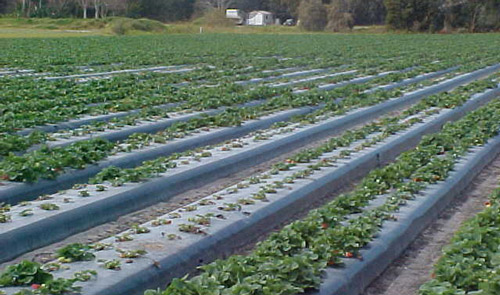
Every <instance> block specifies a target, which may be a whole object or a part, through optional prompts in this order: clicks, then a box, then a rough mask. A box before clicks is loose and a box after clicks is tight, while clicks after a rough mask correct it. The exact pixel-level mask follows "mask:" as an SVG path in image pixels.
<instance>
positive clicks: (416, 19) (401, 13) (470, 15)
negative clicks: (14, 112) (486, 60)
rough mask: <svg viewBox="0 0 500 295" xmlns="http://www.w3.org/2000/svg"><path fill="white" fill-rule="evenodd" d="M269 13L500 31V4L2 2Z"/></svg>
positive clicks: (131, 13)
mask: <svg viewBox="0 0 500 295" xmlns="http://www.w3.org/2000/svg"><path fill="white" fill-rule="evenodd" d="M227 8H239V9H242V10H245V11H251V10H268V11H271V12H273V13H274V15H275V16H276V17H277V18H279V19H281V20H282V21H283V20H285V19H288V18H293V19H295V20H299V24H300V25H301V26H302V27H304V28H305V29H308V30H331V31H343V30H350V29H351V28H352V27H353V26H354V25H375V24H376V25H382V24H386V25H387V26H388V27H389V28H392V29H395V30H408V31H425V32H449V31H453V30H465V31H469V32H484V31H492V30H499V29H500V0H0V14H5V13H10V14H15V15H17V16H24V17H55V18H58V17H83V18H87V17H95V18H101V17H106V16H128V17H146V18H151V19H156V20H159V21H163V22H174V21H182V20H190V19H193V18H196V17H199V16H201V15H203V14H204V13H205V12H207V11H208V10H214V9H215V10H220V11H224V10H225V9H227Z"/></svg>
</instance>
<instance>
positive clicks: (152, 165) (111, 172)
mask: <svg viewBox="0 0 500 295" xmlns="http://www.w3.org/2000/svg"><path fill="white" fill-rule="evenodd" d="M476 84H477V85H476V86H475V87H474V88H472V87H469V88H463V89H460V90H459V93H458V94H450V95H448V96H447V97H446V99H443V98H437V96H436V97H431V98H427V99H425V100H424V101H423V102H421V103H419V104H417V105H416V106H414V107H412V108H410V109H409V110H407V111H405V112H403V113H402V115H401V116H398V117H396V118H392V119H386V120H383V121H382V122H381V123H373V124H369V125H367V126H366V127H364V128H362V129H361V130H360V131H357V132H356V133H349V132H347V134H346V135H344V136H343V138H341V139H340V141H332V142H333V143H332V144H333V145H332V144H328V145H326V146H323V147H321V148H319V149H315V150H307V151H304V152H303V153H300V154H298V155H297V156H296V158H292V162H295V163H308V162H310V161H311V160H312V159H315V158H316V157H318V156H320V155H321V154H322V153H325V152H328V151H331V150H332V149H335V148H336V147H337V146H338V144H339V142H340V143H344V144H347V143H350V142H352V140H355V139H356V140H360V139H363V138H366V137H368V136H370V134H371V133H374V132H380V130H381V128H386V130H387V131H385V132H384V133H383V134H382V135H381V136H377V137H376V138H374V139H373V140H369V141H368V144H366V145H363V146H360V147H358V148H356V149H355V150H356V152H359V151H362V150H363V149H365V148H367V147H369V146H371V145H373V144H375V143H377V142H379V141H381V140H384V139H385V138H387V136H390V135H391V134H393V133H395V132H397V131H398V130H401V129H405V128H409V127H410V126H412V125H413V124H416V123H418V122H420V121H421V120H422V118H425V117H428V116H430V115H431V114H434V113H438V112H439V109H438V108H436V107H439V108H442V107H456V106H457V105H461V104H462V103H463V102H464V101H465V100H467V98H466V97H468V96H467V95H471V94H472V93H474V92H475V91H476V92H477V91H480V90H483V89H486V88H488V87H490V86H492V85H491V84H488V83H484V82H483V83H476ZM443 102H444V103H445V104H444V103H443ZM429 109H430V110H431V111H426V110H429ZM418 114H420V115H418ZM415 115H418V116H420V118H418V117H415ZM398 120H405V121H404V122H402V123H399V124H396V123H397V121H398ZM310 124H312V123H310ZM384 126H385V127H384ZM294 128H295V129H296V128H300V129H304V128H307V124H304V121H302V122H300V123H296V124H295V126H293V125H288V126H282V127H281V128H277V129H276V128H273V129H270V130H268V131H267V132H259V133H257V134H256V135H254V136H253V137H250V138H249V139H251V140H252V139H253V140H259V141H262V140H272V139H273V138H274V137H279V136H283V135H285V134H287V133H290V132H292V131H293V129H294ZM248 144H249V142H248V141H245V139H239V140H236V141H233V142H229V143H225V144H224V145H222V146H216V147H212V148H206V149H204V150H198V151H196V152H195V153H193V152H186V153H183V154H177V155H173V156H171V157H168V158H159V159H157V160H154V161H149V162H147V163H144V165H142V166H140V167H138V168H135V169H125V170H119V169H116V168H110V169H107V170H106V171H103V172H102V173H100V174H99V175H98V176H97V177H96V178H95V179H94V180H93V185H91V186H88V185H76V186H75V187H74V189H73V190H70V191H67V192H64V193H60V194H56V195H53V196H42V197H40V199H39V201H38V202H33V203H28V202H23V203H21V204H20V205H19V206H16V207H14V208H12V212H13V213H12V214H15V215H14V217H13V219H12V223H9V225H8V227H9V228H10V229H11V230H13V229H14V227H16V224H18V223H19V222H21V223H22V224H24V225H23V226H21V227H22V228H23V230H24V229H25V228H26V227H29V226H35V227H37V226H38V225H37V224H39V223H40V222H43V218H49V217H50V218H51V219H54V218H56V217H57V216H58V215H60V214H65V213H67V212H66V211H67V209H64V208H66V207H67V206H68V204H69V205H70V206H71V209H70V210H75V209H77V208H79V206H85V204H88V201H89V198H87V197H89V196H93V195H94V194H96V193H97V194H98V195H100V196H101V198H98V199H95V198H91V199H90V201H91V202H98V201H104V200H105V199H106V198H112V197H113V196H114V195H119V194H121V193H123V192H125V191H127V190H130V189H131V188H132V189H133V188H134V187H129V186H127V185H125V186H124V187H123V188H118V189H112V190H111V191H110V192H109V193H108V192H106V191H107V190H108V187H109V184H110V183H111V184H112V185H113V186H117V187H121V186H123V185H124V184H126V183H129V182H142V181H146V180H148V179H150V178H154V177H158V176H159V174H162V175H170V174H172V173H173V174H172V175H174V174H175V173H176V171H175V170H176V169H174V168H176V167H180V168H181V169H183V171H186V170H187V169H192V168H189V167H194V169H196V168H197V167H200V166H203V165H205V162H207V161H208V162H210V161H211V160H210V158H211V157H219V158H220V157H221V156H222V155H223V154H226V153H228V152H230V151H231V150H233V149H237V148H238V147H239V148H241V147H243V146H245V145H248ZM219 149H220V150H219ZM352 154H353V152H352V151H351V152H348V153H346V154H344V155H343V157H347V156H349V155H352ZM322 163H323V162H320V163H319V165H320V166H318V167H321V165H322ZM323 164H324V163H323ZM193 165H194V166H193ZM293 166H295V165H294V164H291V163H288V164H284V163H282V164H279V165H276V166H275V168H274V169H273V171H274V172H273V173H272V174H278V173H279V171H288V170H289V169H290V168H291V167H293ZM313 166H314V165H313ZM308 167H309V168H307V169H306V170H309V172H307V173H308V174H311V167H310V166H308ZM165 173H166V174H165ZM297 175H298V174H297ZM305 175H307V174H305ZM285 178H286V177H285ZM288 178H289V177H288ZM292 178H293V177H292ZM233 192H234V191H233ZM75 196H77V198H76V199H75ZM92 200H93V201H92ZM4 211H10V207H5V209H4ZM89 213H90V212H89ZM40 214H41V215H40ZM33 215H35V216H40V217H37V219H34V220H33V222H34V223H32V224H31V223H29V222H28V223H26V220H25V217H28V216H33ZM72 215H76V214H72ZM11 216H12V215H11V214H10V213H7V212H5V214H4V218H3V219H4V221H5V222H8V221H9V220H11ZM96 216H97V215H96ZM108 216H109V214H108ZM40 218H42V219H40ZM54 220H55V219H54ZM94 220H95V218H94ZM30 224H31V225H30ZM79 224H80V225H81V224H82V223H79ZM51 227H52V228H54V226H51ZM30 232H31V233H33V231H30ZM56 232H58V231H56ZM25 237H26V236H25ZM2 239H3V238H2ZM48 239H49V237H48V236H47V235H45V239H44V241H47V240H48ZM0 240H1V239H0ZM10 241H11V242H12V243H14V240H13V237H11V238H10ZM15 243H17V241H16V242H15ZM30 243H31V242H30ZM30 243H28V244H30ZM28 244H27V243H24V246H22V247H21V246H19V247H16V248H17V249H21V248H26V247H27V245H28ZM28 247H29V246H28Z"/></svg>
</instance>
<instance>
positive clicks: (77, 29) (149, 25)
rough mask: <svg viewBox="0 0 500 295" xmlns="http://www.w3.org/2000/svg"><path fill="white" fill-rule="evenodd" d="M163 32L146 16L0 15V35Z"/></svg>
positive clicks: (38, 35)
mask: <svg viewBox="0 0 500 295" xmlns="http://www.w3.org/2000/svg"><path fill="white" fill-rule="evenodd" d="M164 32H166V26H165V25H164V24H162V23H161V22H158V21H154V20H148V19H130V18H124V17H109V18H105V19H76V18H75V19H73V18H65V19H50V18H0V38H46V37H47V38H48V37H74V36H98V35H101V36H103V35H104V36H105V35H138V34H152V33H153V34H154V33H164Z"/></svg>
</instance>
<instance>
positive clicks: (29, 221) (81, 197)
mask: <svg viewBox="0 0 500 295" xmlns="http://www.w3.org/2000/svg"><path fill="white" fill-rule="evenodd" d="M499 94H500V88H496V89H492V90H488V91H486V92H485V93H483V94H477V95H474V96H472V98H471V99H470V100H468V101H467V102H466V103H465V104H463V105H462V106H460V107H456V108H454V109H451V110H450V109H433V110H432V112H431V113H429V114H432V113H436V112H437V114H434V115H430V116H429V115H428V113H427V112H425V111H423V110H422V111H420V115H418V114H417V115H416V117H417V118H418V117H419V116H420V117H421V118H422V119H424V122H423V123H418V124H416V123H417V122H418V120H417V121H413V123H412V124H416V125H415V126H413V127H412V128H410V129H409V130H407V131H405V132H406V133H404V134H403V133H397V134H396V135H397V136H393V137H391V138H392V139H391V140H388V139H387V140H386V141H384V145H380V146H376V148H375V147H373V148H371V149H366V150H363V147H362V146H361V147H362V148H359V147H358V149H359V151H362V153H366V155H364V154H361V155H360V156H359V158H356V157H354V156H351V155H350V154H351V153H349V155H348V156H349V157H348V160H345V164H346V167H344V168H342V169H340V168H339V170H335V173H333V174H332V176H331V177H333V178H331V179H330V178H326V179H329V180H328V181H327V183H328V186H327V185H326V184H325V183H323V182H321V181H315V182H314V183H313V186H312V187H313V188H315V189H314V190H313V191H314V192H313V193H311V192H309V191H307V194H306V195H307V196H308V197H309V196H310V195H311V194H314V195H316V196H318V197H319V196H321V195H322V193H321V192H323V191H324V189H325V188H327V187H328V188H331V187H332V186H333V187H340V186H341V184H342V183H346V182H348V181H349V180H350V178H351V177H352V178H356V177H358V176H359V175H362V174H363V173H366V172H367V171H369V170H370V169H372V168H374V167H375V166H377V165H380V164H381V163H387V162H388V161H390V160H392V159H393V158H394V155H397V154H399V153H400V152H402V151H403V150H405V149H409V148H411V146H413V145H415V144H416V143H417V142H418V141H419V139H420V137H421V136H422V135H423V134H426V133H429V132H435V131H437V130H439V128H440V127H441V126H442V125H443V124H445V123H446V122H449V121H454V120H457V119H459V118H460V117H462V116H463V115H465V114H466V113H467V112H470V111H471V110H474V109H476V108H478V107H479V106H481V105H483V104H485V103H487V102H488V101H490V100H492V99H494V98H495V97H497V96H499ZM401 117H402V120H403V119H404V120H403V121H405V122H406V121H408V120H410V119H411V118H412V117H411V116H410V117H408V115H402V116H401ZM414 117H415V115H414ZM403 127H404V128H408V126H406V125H403ZM301 129H303V130H302V132H308V130H309V129H310V128H308V127H302V128H301ZM299 130H300V129H299ZM396 130H398V129H396ZM284 131H285V129H283V130H281V131H280V130H276V131H274V133H275V136H274V137H272V138H271V139H273V140H278V141H279V140H286V133H283V132H284ZM259 136H261V137H262V136H266V134H259ZM267 141H269V140H267ZM379 141H380V139H379ZM234 143H238V144H239V145H240V146H242V147H244V146H246V148H245V150H248V151H244V152H238V151H237V150H236V149H235V150H230V148H229V147H231V146H232V144H227V145H225V146H224V147H223V148H220V147H219V148H218V149H217V150H206V151H200V152H199V154H198V155H203V154H206V153H208V154H210V157H207V156H208V154H207V156H205V157H201V158H198V160H194V159H196V157H197V156H196V155H194V158H193V157H181V158H179V159H177V160H175V161H174V162H176V163H177V164H176V166H177V167H176V168H171V169H170V170H169V171H167V172H166V173H160V174H158V175H157V177H156V178H153V179H151V180H149V181H147V182H141V183H136V184H131V183H127V184H126V185H124V186H119V187H109V186H110V183H109V182H102V183H101V184H97V185H91V186H80V185H79V186H77V187H76V189H73V190H70V191H67V192H62V193H60V194H56V195H53V196H51V197H50V198H48V197H44V199H46V200H44V201H42V202H34V203H33V204H29V205H27V204H22V205H20V206H16V208H15V209H13V210H12V215H14V217H12V222H9V223H5V224H4V225H0V228H2V229H3V230H4V231H5V232H4V233H3V234H0V246H2V245H4V244H5V245H7V244H9V245H11V246H13V245H15V247H13V249H16V250H12V251H9V252H8V253H7V252H6V253H5V254H4V256H0V262H1V261H6V260H8V259H11V258H13V257H15V256H17V255H19V254H21V253H24V252H27V251H30V250H33V249H36V248H39V247H41V246H43V245H46V244H50V243H52V242H54V241H57V240H59V239H62V238H64V237H66V236H69V235H71V234H74V233H77V232H79V231H82V230H85V229H87V228H90V227H92V226H95V225H98V224H101V223H104V222H107V221H110V220H113V219H115V218H117V217H118V216H121V215H123V214H125V213H127V212H131V211H135V210H138V209H140V208H142V207H145V206H147V205H150V204H153V203H156V202H159V201H160V200H165V199H168V198H170V197H172V196H174V195H175V194H177V193H180V192H183V191H185V190H188V189H191V188H196V187H198V186H200V185H202V184H204V183H207V182H210V181H213V180H214V179H217V178H219V177H222V176H221V175H224V176H225V175H228V174H231V173H232V172H233V171H237V170H238V169H239V166H240V165H250V164H249V161H254V162H256V161H260V159H259V158H261V157H267V156H268V155H269V154H271V155H275V154H277V153H281V152H282V151H283V149H284V148H278V150H277V151H276V150H273V149H269V148H268V149H267V151H268V152H267V153H265V154H258V153H259V152H258V151H259V148H266V145H269V144H272V142H271V143H268V144H266V140H262V141H261V142H257V143H255V142H254V143H252V142H251V141H248V140H246V141H245V140H243V141H239V142H234ZM358 145H359V143H358ZM372 145H373V144H372ZM252 146H254V148H257V151H255V150H254V151H252ZM348 150H351V152H352V150H356V148H352V147H351V148H350V149H348ZM245 153H257V154H256V156H255V157H252V156H249V157H246V156H245ZM335 153H338V151H336V152H335ZM329 157H331V156H329ZM344 157H347V156H344ZM239 161H243V162H239ZM186 162H187V163H186ZM236 163H237V164H236ZM240 163H242V164H240ZM342 163H343V162H342ZM309 165H311V163H306V166H309ZM235 166H238V167H235ZM339 167H340V166H339ZM342 167H343V166H342ZM320 174H321V173H320ZM279 177H283V178H286V177H287V175H285V176H283V175H282V174H280V175H279ZM307 183H308V182H307ZM316 186H317V187H316ZM102 188H106V190H105V191H104V190H102ZM100 190H102V191H100ZM82 191H83V192H82ZM244 193H245V194H247V195H248V191H244ZM87 194H88V195H87ZM250 195H251V194H250ZM236 196H238V197H241V196H239V195H238V194H236ZM87 197H88V198H87ZM292 199H293V198H292ZM226 201H227V200H226ZM41 203H47V204H51V205H56V207H57V208H58V209H57V210H41V209H40V208H39V207H40V205H41ZM300 207H301V206H296V208H300ZM59 208H62V209H61V210H59ZM287 210H289V211H290V214H293V210H291V209H287ZM23 212H29V213H32V214H33V213H34V212H35V213H36V214H34V215H33V216H32V215H31V214H30V215H29V216H28V218H26V217H23ZM284 216H285V217H286V216H287V215H286V214H285V215H284ZM274 218H276V217H274ZM46 228H51V232H50V233H49V234H48V233H47V232H46V230H45V229H46ZM258 228H260V227H258Z"/></svg>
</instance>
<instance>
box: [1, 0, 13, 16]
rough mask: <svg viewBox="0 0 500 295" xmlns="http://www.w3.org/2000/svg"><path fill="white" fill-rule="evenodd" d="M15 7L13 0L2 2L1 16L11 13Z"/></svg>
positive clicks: (2, 0) (3, 0)
mask: <svg viewBox="0 0 500 295" xmlns="http://www.w3.org/2000/svg"><path fill="white" fill-rule="evenodd" d="M14 6H15V3H14V1H12V0H0V14H3V13H8V12H10V11H11V10H12V9H13V8H14Z"/></svg>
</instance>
